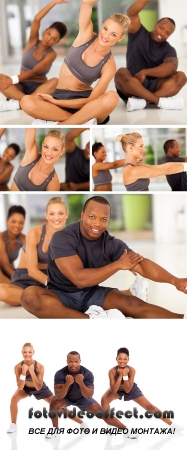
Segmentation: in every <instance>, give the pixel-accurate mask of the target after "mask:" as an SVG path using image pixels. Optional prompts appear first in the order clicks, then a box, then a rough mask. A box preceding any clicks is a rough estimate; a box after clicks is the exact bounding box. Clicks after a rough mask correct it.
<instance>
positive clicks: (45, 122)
mask: <svg viewBox="0 0 187 450" xmlns="http://www.w3.org/2000/svg"><path fill="white" fill-rule="evenodd" d="M57 123H58V122H53V121H52V120H42V119H35V120H34V121H33V122H32V125H57Z"/></svg>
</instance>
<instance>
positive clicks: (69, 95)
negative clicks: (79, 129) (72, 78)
mask: <svg viewBox="0 0 187 450" xmlns="http://www.w3.org/2000/svg"><path fill="white" fill-rule="evenodd" d="M91 93H92V90H91V89H90V90H87V91H70V90H67V89H55V91H54V92H53V93H52V94H51V95H52V97H53V98H55V99H56V100H75V99H76V98H88V97H89V96H90V95H91ZM60 108H61V109H64V110H65V111H68V112H70V113H72V114H74V113H76V112H77V111H79V109H75V108H65V107H64V106H60Z"/></svg>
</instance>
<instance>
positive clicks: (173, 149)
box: [164, 139, 187, 191]
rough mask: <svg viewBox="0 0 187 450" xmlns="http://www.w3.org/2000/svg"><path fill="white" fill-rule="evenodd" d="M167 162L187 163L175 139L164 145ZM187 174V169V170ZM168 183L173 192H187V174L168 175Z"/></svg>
mask: <svg viewBox="0 0 187 450" xmlns="http://www.w3.org/2000/svg"><path fill="white" fill-rule="evenodd" d="M164 152H165V155H166V157H165V161H166V162H174V163H176V162H186V163H187V158H181V157H180V156H179V155H180V147H179V143H178V142H177V141H176V140H175V139H169V140H168V141H166V142H165V143H164ZM186 172H187V168H186ZM166 178H167V182H168V184H169V185H170V187H171V189H172V191H187V174H186V173H177V174H173V175H166Z"/></svg>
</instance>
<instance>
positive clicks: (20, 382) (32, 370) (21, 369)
mask: <svg viewBox="0 0 187 450" xmlns="http://www.w3.org/2000/svg"><path fill="white" fill-rule="evenodd" d="M21 353H22V355H23V358H24V359H23V361H21V362H19V363H18V364H16V366H15V368H14V371H15V375H16V381H17V386H18V389H17V390H16V392H15V394H14V395H13V397H12V399H11V404H10V414H11V421H12V422H11V424H10V427H9V429H8V430H7V433H14V432H15V431H17V425H16V422H17V415H18V402H20V400H23V399H24V398H27V397H28V396H31V395H34V397H35V398H36V400H45V401H46V402H47V403H49V404H50V402H51V400H52V398H53V393H52V392H51V391H50V389H49V388H48V386H47V385H46V384H45V383H44V381H43V376H44V366H43V365H42V364H40V363H39V362H38V361H35V360H33V356H34V348H33V346H32V344H30V343H26V344H24V345H23V348H22V352H21ZM72 420H74V421H75V422H77V423H79V424H82V420H81V419H79V418H78V417H75V418H74V419H72Z"/></svg>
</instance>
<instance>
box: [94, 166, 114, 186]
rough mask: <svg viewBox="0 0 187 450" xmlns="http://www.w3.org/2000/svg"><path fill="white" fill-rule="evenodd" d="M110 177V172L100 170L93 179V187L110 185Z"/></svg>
mask: <svg viewBox="0 0 187 450" xmlns="http://www.w3.org/2000/svg"><path fill="white" fill-rule="evenodd" d="M111 181H112V175H111V173H110V172H106V171H105V170H100V171H99V174H98V175H97V176H96V177H93V182H94V185H95V186H104V184H111Z"/></svg>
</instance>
